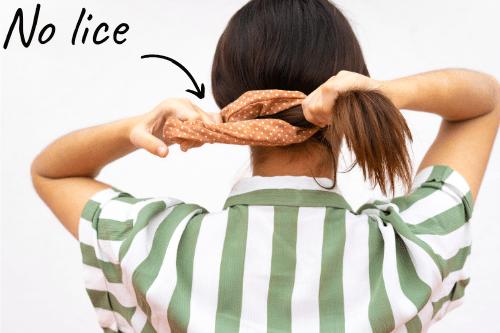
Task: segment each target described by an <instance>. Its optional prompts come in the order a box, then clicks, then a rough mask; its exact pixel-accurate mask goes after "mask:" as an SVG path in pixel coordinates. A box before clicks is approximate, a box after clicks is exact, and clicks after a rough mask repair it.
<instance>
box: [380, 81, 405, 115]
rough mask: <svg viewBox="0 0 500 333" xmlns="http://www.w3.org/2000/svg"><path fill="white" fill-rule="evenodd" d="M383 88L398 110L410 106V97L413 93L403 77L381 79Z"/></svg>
mask: <svg viewBox="0 0 500 333" xmlns="http://www.w3.org/2000/svg"><path fill="white" fill-rule="evenodd" d="M381 90H382V92H383V94H384V95H386V96H387V97H388V98H389V99H390V100H391V102H392V104H394V105H395V106H396V108H397V109H398V110H401V109H405V108H406V107H407V106H408V103H409V101H408V98H409V97H410V95H411V94H410V93H409V90H408V89H407V88H405V84H404V82H402V81H401V79H396V80H387V81H381Z"/></svg>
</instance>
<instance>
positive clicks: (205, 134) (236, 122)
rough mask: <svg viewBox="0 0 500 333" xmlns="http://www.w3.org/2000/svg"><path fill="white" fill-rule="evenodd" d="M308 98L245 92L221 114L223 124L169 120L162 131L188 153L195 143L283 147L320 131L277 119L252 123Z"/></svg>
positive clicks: (282, 92) (290, 93) (296, 93)
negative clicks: (260, 117)
mask: <svg viewBox="0 0 500 333" xmlns="http://www.w3.org/2000/svg"><path fill="white" fill-rule="evenodd" d="M306 97H307V96H306V95H305V94H304V93H301V92H300V91H285V90H256V91H248V92H246V93H244V94H243V95H241V96H240V97H239V98H238V99H237V100H236V101H234V102H233V103H231V104H229V105H228V106H226V107H225V108H224V109H222V110H221V112H220V114H221V117H222V123H220V124H213V125H210V124H205V123H204V122H203V121H201V120H194V121H181V120H179V119H177V118H174V117H171V118H168V119H167V121H166V122H165V126H164V127H163V136H164V138H165V139H166V140H167V141H170V142H175V143H177V144H179V145H180V146H181V150H182V151H187V150H188V149H189V148H190V147H192V146H193V144H194V143H196V142H203V143H226V144H236V145H260V146H285V145H290V144H293V143H299V142H303V141H305V140H307V139H309V138H310V137H311V136H312V135H313V134H314V133H316V132H317V131H318V129H319V128H309V129H305V128H301V127H297V126H292V125H290V124H289V123H287V122H286V121H283V120H279V119H255V118H257V117H259V116H266V115H272V114H275V113H278V112H281V111H284V110H286V109H289V108H291V107H293V106H296V105H299V104H301V103H302V100H303V99H304V98H306Z"/></svg>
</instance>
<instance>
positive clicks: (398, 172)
mask: <svg viewBox="0 0 500 333" xmlns="http://www.w3.org/2000/svg"><path fill="white" fill-rule="evenodd" d="M262 118H274V119H281V120H284V121H286V122H288V123H289V124H291V125H294V126H299V127H303V128H311V127H314V125H313V124H311V123H310V122H308V121H307V120H306V119H305V117H304V113H303V110H302V106H301V105H298V106H295V107H292V108H290V109H288V110H285V111H282V112H279V113H276V114H273V115H269V116H261V117H258V119H262ZM343 139H345V141H346V144H347V148H348V149H349V150H350V151H351V152H353V153H354V155H355V156H356V162H355V164H358V165H359V166H360V168H361V170H362V171H363V177H364V179H365V181H366V180H369V181H370V183H371V185H372V186H373V187H375V186H376V185H379V186H380V189H381V191H382V194H383V195H385V196H387V195H388V194H389V193H390V194H392V195H394V194H395V190H396V184H397V179H399V180H400V181H401V183H402V185H403V189H404V191H405V193H406V194H408V193H409V192H410V189H411V183H412V174H413V168H412V164H411V158H410V154H409V152H408V148H407V145H406V140H407V139H408V140H409V141H410V142H411V141H412V136H411V132H410V129H409V128H408V125H407V124H406V120H405V118H404V117H403V115H402V114H401V112H400V111H399V110H398V109H397V108H396V106H395V105H394V104H393V103H392V102H391V101H390V100H389V99H388V98H387V97H386V96H384V95H383V94H382V93H381V92H379V91H376V90H372V91H349V92H347V93H344V94H342V95H340V96H339V97H338V98H337V100H336V101H335V104H334V107H333V112H332V124H331V125H329V126H327V127H325V128H323V129H321V130H319V131H318V132H317V133H316V134H314V135H313V136H312V137H311V138H310V139H309V140H317V141H319V142H320V143H321V144H323V145H324V146H326V147H327V148H328V152H329V155H330V156H331V158H332V161H333V164H332V170H335V171H337V167H338V161H337V158H338V155H339V152H340V147H341V144H342V141H343ZM295 145H297V144H295ZM295 145H290V146H295ZM290 146H288V147H290ZM269 149H270V148H269V147H251V150H252V157H253V163H259V162H262V161H263V159H264V158H265V156H269V155H272V154H269V152H268V150H269ZM355 164H353V165H352V166H351V167H350V168H349V170H348V171H350V170H351V169H352V167H354V165H355ZM335 184H336V179H335V181H334V185H333V187H334V186H335ZM333 187H332V188H333Z"/></svg>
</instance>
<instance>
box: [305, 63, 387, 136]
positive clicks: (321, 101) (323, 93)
mask: <svg viewBox="0 0 500 333" xmlns="http://www.w3.org/2000/svg"><path fill="white" fill-rule="evenodd" d="M381 87H382V82H381V81H377V80H374V79H372V78H369V77H368V76H365V75H362V74H359V73H354V72H349V71H340V72H339V73H338V74H337V75H335V76H332V77H331V78H330V79H329V80H328V81H326V82H325V83H323V84H322V85H321V86H319V87H318V88H317V89H316V90H314V91H313V92H312V93H311V94H310V95H309V96H307V97H306V98H305V99H304V101H302V109H303V110H304V117H305V118H306V119H307V121H309V122H310V123H313V124H315V125H317V126H319V127H325V126H326V125H329V124H330V123H331V119H332V111H333V105H334V104H335V100H336V99H337V97H338V96H339V95H340V94H342V93H345V92H348V91H352V90H376V89H381Z"/></svg>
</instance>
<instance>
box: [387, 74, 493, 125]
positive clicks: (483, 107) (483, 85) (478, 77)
mask: <svg viewBox="0 0 500 333" xmlns="http://www.w3.org/2000/svg"><path fill="white" fill-rule="evenodd" d="M383 85H384V88H385V89H386V92H387V93H388V95H389V98H390V99H391V100H392V101H393V103H394V104H395V105H396V107H397V108H398V109H407V110H415V111H425V112H431V113H435V114H438V115H440V116H442V117H443V119H445V120H448V121H459V120H466V119H471V118H476V117H479V116H482V115H485V114H488V113H490V112H491V111H493V110H494V109H495V105H496V103H498V92H499V89H500V86H499V84H498V81H497V80H496V79H495V78H494V77H492V76H491V75H488V74H484V73H480V72H476V71H472V70H465V69H444V70H438V71H432V72H428V73H423V74H418V75H414V76H410V77H406V78H401V79H396V80H390V81H385V82H383Z"/></svg>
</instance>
